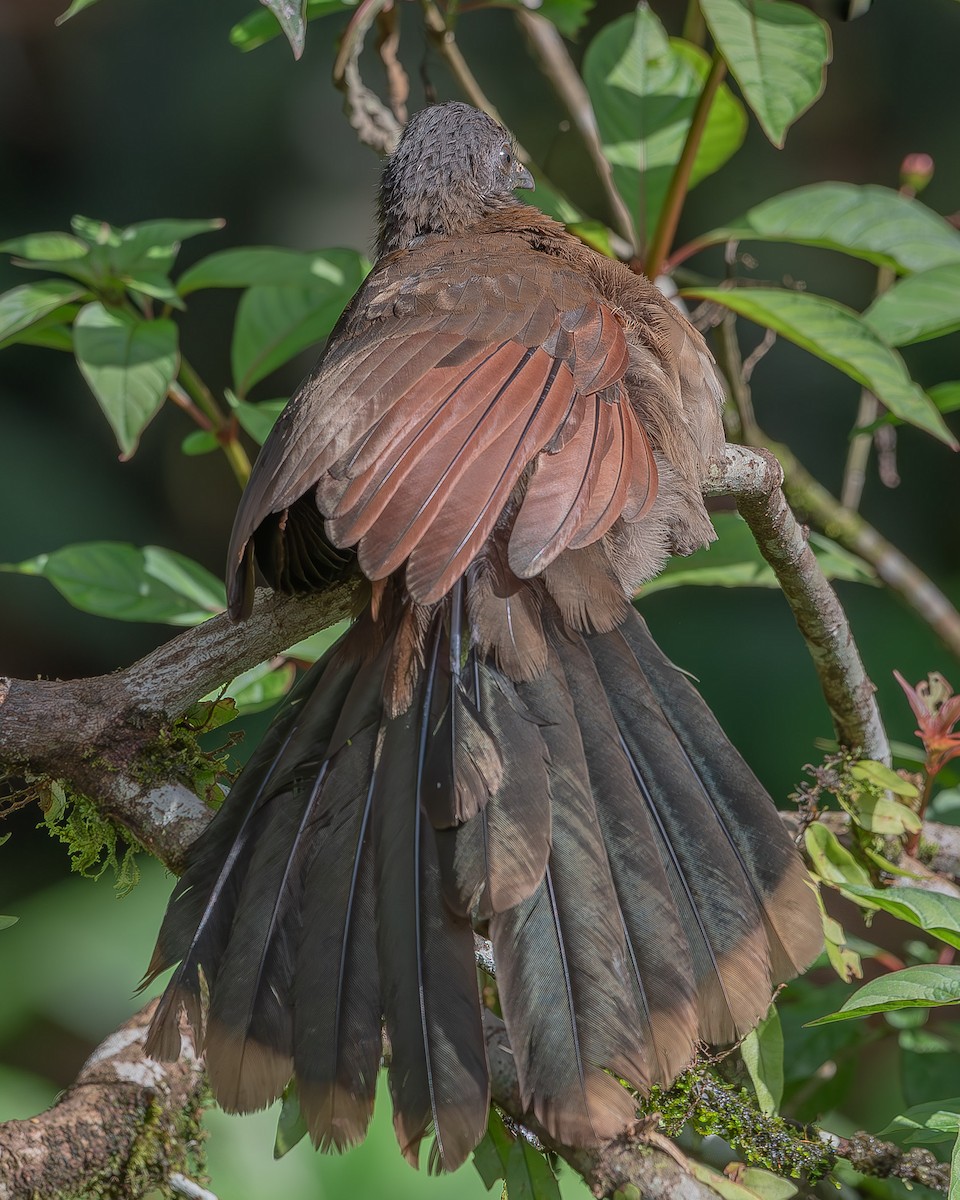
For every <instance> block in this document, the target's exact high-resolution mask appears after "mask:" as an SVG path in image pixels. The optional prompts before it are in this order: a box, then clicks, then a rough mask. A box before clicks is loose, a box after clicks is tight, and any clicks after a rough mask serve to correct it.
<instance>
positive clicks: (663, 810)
mask: <svg viewBox="0 0 960 1200" xmlns="http://www.w3.org/2000/svg"><path fill="white" fill-rule="evenodd" d="M585 641H586V644H587V647H588V649H589V650H590V654H591V656H592V657H593V660H594V662H595V664H596V667H597V671H598V674H599V675H600V678H601V679H602V680H603V687H604V691H605V692H606V694H607V699H608V702H609V704H610V708H611V710H612V712H613V714H614V717H615V718H616V722H617V725H618V727H619V731H620V738H621V745H622V748H623V751H624V754H625V755H626V757H627V761H628V762H629V764H630V769H631V773H632V774H633V777H634V782H635V785H636V787H637V789H638V790H639V792H640V794H641V796H642V797H643V800H644V803H645V805H646V808H647V813H648V816H649V817H650V825H651V828H652V830H653V833H654V838H655V841H656V844H657V847H658V849H659V851H660V854H661V859H662V861H663V865H664V868H665V870H666V874H667V879H668V881H669V884H670V890H671V892H672V894H673V901H674V904H675V905H676V908H677V911H678V913H679V915H680V921H681V924H682V925H683V928H684V929H685V930H686V933H687V940H688V942H689V945H690V952H691V959H692V965H693V972H694V978H695V980H696V984H697V993H698V1002H699V1003H698V1008H699V1016H700V1032H701V1036H702V1037H703V1038H704V1039H705V1040H707V1041H710V1042H728V1041H732V1040H734V1039H735V1038H736V1037H738V1036H739V1035H741V1034H743V1033H746V1032H748V1030H750V1029H752V1028H753V1026H754V1025H755V1024H756V1023H757V1021H759V1019H760V1018H761V1017H762V1016H763V1014H764V1012H766V1010H767V1007H768V1005H769V1003H770V968H769V960H768V953H767V940H766V936H765V934H764V928H763V922H762V918H761V916H760V913H759V910H758V909H757V906H756V904H755V903H754V901H753V897H752V895H751V893H750V889H749V885H748V883H747V880H746V879H745V877H744V874H743V870H742V868H741V866H740V863H739V861H738V859H737V856H736V854H735V853H734V851H733V850H732V848H731V847H730V846H729V844H728V842H727V841H726V838H725V836H724V835H723V831H722V829H721V827H720V825H719V821H718V819H717V817H716V814H715V812H714V811H713V809H712V808H711V807H710V805H709V804H708V803H707V801H706V799H705V797H704V794H703V790H702V788H701V787H700V784H699V780H698V779H697V778H696V776H695V775H692V774H691V772H690V767H689V760H688V759H687V757H686V755H685V754H684V752H683V750H682V747H681V746H680V745H679V743H678V742H677V739H676V737H675V735H674V733H673V731H672V729H671V728H670V726H669V724H668V723H667V721H666V719H665V718H664V716H663V714H662V712H661V710H660V706H659V704H658V703H657V699H656V697H655V696H654V694H653V692H652V691H651V688H650V685H649V683H648V682H647V680H646V678H645V676H644V674H643V672H642V671H641V669H640V668H639V666H638V665H637V662H636V660H635V659H634V658H633V656H632V655H631V654H630V653H629V647H628V645H627V643H626V641H625V639H624V636H623V634H622V633H621V632H620V631H619V630H617V631H614V632H613V633H609V634H597V635H593V636H588V637H587V638H586V639H585Z"/></svg>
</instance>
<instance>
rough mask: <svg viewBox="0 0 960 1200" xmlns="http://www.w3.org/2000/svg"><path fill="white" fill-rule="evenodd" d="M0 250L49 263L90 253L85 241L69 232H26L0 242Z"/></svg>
mask: <svg viewBox="0 0 960 1200" xmlns="http://www.w3.org/2000/svg"><path fill="white" fill-rule="evenodd" d="M0 250H2V251H3V252H4V253H6V254H16V255H18V256H19V257H20V258H26V259H29V260H35V261H37V262H43V263H47V264H49V265H52V264H54V263H58V262H71V261H73V260H75V259H78V258H86V256H87V255H88V254H89V253H90V247H89V246H88V245H87V244H86V242H84V241H82V240H81V239H80V238H78V237H74V236H73V234H70V233H27V234H24V236H23V237H17V238H10V239H9V241H6V242H0Z"/></svg>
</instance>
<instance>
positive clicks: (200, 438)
mask: <svg viewBox="0 0 960 1200" xmlns="http://www.w3.org/2000/svg"><path fill="white" fill-rule="evenodd" d="M219 448H220V443H219V442H218V441H217V435H216V434H215V433H211V432H210V431H209V430H208V429H195V430H194V431H193V432H192V433H188V434H187V436H186V437H185V438H184V439H183V441H182V442H181V443H180V449H181V451H182V452H183V453H184V454H186V455H187V456H188V457H190V458H194V457H197V456H199V455H201V454H210V453H212V452H213V451H214V450H218V449H219Z"/></svg>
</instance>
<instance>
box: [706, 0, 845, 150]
mask: <svg viewBox="0 0 960 1200" xmlns="http://www.w3.org/2000/svg"><path fill="white" fill-rule="evenodd" d="M700 8H701V11H702V12H703V16H704V19H705V20H706V22H707V26H708V27H709V29H710V33H711V36H712V37H713V40H714V41H715V42H716V44H717V49H718V50H719V51H720V53H721V54H722V55H723V57H724V59H725V61H726V64H727V66H728V67H729V68H730V70H731V72H732V73H733V76H734V78H735V79H736V81H737V83H738V84H739V85H740V90H741V91H742V92H743V96H744V99H745V100H746V102H747V103H748V104H749V105H750V107H751V108H752V109H753V111H754V113H755V115H756V118H757V120H758V121H759V122H760V124H761V126H762V127H763V131H764V133H765V134H766V135H767V137H768V138H769V139H770V141H771V142H773V144H774V145H775V146H778V147H781V148H782V146H783V143H784V141H785V139H786V136H787V130H788V129H789V128H790V126H791V125H792V124H793V123H794V121H796V120H797V118H798V117H799V116H800V115H801V114H802V113H805V112H806V111H807V109H808V108H809V107H810V106H811V104H813V103H814V102H815V101H816V100H818V99H819V98H820V95H821V93H822V92H823V89H824V86H825V84H826V81H827V63H828V62H829V61H830V57H831V48H830V28H829V26H828V25H827V24H826V22H825V21H821V20H820V18H819V17H817V16H816V15H815V14H814V13H812V12H810V10H809V9H807V8H802V7H801V6H800V5H799V4H790V3H787V2H786V0H700Z"/></svg>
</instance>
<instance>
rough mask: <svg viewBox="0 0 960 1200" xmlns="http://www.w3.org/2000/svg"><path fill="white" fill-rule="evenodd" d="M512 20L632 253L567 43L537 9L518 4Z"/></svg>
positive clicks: (632, 234)
mask: <svg viewBox="0 0 960 1200" xmlns="http://www.w3.org/2000/svg"><path fill="white" fill-rule="evenodd" d="M516 21H517V24H518V25H519V26H520V28H521V29H522V30H523V32H524V34H525V35H526V38H527V41H528V43H529V45H530V48H531V49H532V50H533V53H534V54H535V55H536V57H537V60H538V62H539V64H540V70H541V71H542V72H543V74H544V75H545V76H546V77H547V79H548V80H549V81H550V83H551V84H552V85H553V88H554V91H555V92H556V93H557V95H558V96H559V97H560V100H561V101H562V103H563V104H564V106H565V107H566V109H567V112H569V114H570V117H571V119H572V121H573V124H574V126H575V127H576V129H577V132H578V133H579V134H580V137H581V138H582V139H583V144H584V145H585V146H586V148H587V153H588V154H589V155H590V161H591V163H592V164H593V169H594V171H596V174H597V179H598V180H599V181H600V184H601V186H602V188H603V190H604V194H605V195H606V197H607V204H608V205H609V208H610V215H611V216H612V218H613V223H614V227H615V228H616V230H617V232H618V233H619V234H620V236H621V237H622V238H624V240H625V241H626V242H627V246H626V248H625V249H626V252H627V254H626V256H627V257H629V256H632V254H633V253H634V251H635V249H636V245H637V231H636V229H635V227H634V223H633V217H632V216H631V214H630V210H629V209H628V208H627V206H626V204H624V202H623V197H622V196H621V195H620V193H619V192H618V191H617V188H616V185H615V184H614V181H613V170H612V169H611V167H610V162H609V160H608V159H607V157H606V155H605V154H604V152H603V146H602V144H601V142H600V130H599V128H598V127H597V118H596V114H595V113H594V111H593V104H592V103H591V100H590V93H589V92H588V91H587V89H586V87H585V86H584V83H583V80H582V79H581V78H580V74H579V72H578V71H577V68H576V67H575V66H574V63H573V59H572V58H571V57H570V51H569V50H568V49H567V44H566V42H565V41H564V40H563V38H562V37H561V35H560V31H559V30H558V29H557V27H556V25H554V24H553V22H552V21H548V20H547V19H546V18H545V17H541V16H539V15H538V14H537V13H532V12H529V11H528V10H527V9H525V8H519V9H517V12H516Z"/></svg>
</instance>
